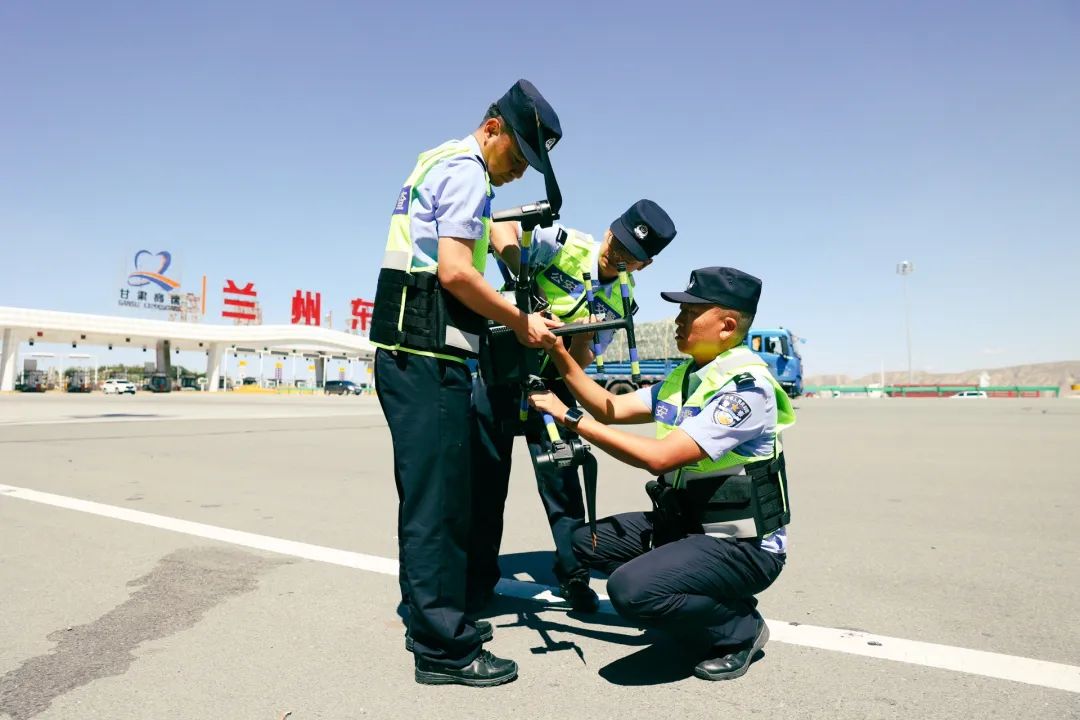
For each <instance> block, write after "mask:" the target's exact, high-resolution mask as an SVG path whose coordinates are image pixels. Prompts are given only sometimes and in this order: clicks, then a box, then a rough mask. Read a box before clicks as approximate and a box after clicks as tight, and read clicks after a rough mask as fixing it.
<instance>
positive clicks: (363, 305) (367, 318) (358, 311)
mask: <svg viewBox="0 0 1080 720" xmlns="http://www.w3.org/2000/svg"><path fill="white" fill-rule="evenodd" d="M351 302H352V329H353V330H357V329H359V330H360V332H367V330H368V324H369V323H370V322H371V310H372V308H374V307H375V303H373V302H371V301H370V300H364V299H363V298H354V299H353V300H352V301H351Z"/></svg>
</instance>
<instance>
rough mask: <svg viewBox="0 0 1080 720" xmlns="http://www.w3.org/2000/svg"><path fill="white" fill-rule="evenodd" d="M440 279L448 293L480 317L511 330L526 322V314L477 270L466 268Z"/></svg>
mask: <svg viewBox="0 0 1080 720" xmlns="http://www.w3.org/2000/svg"><path fill="white" fill-rule="evenodd" d="M439 279H440V281H442V285H443V288H444V289H445V290H446V291H447V292H449V293H450V294H451V295H453V296H454V297H456V298H457V299H458V300H460V301H461V302H462V303H463V304H464V305H465V307H467V308H469V309H470V310H472V311H473V312H475V313H477V314H478V315H483V316H484V317H486V318H488V319H489V320H494V321H495V322H497V323H499V324H501V325H506V326H507V327H510V328H515V327H518V326H520V325H521V324H522V323H523V322H524V317H525V314H524V313H523V312H521V311H520V310H519V309H518V308H517V307H516V306H515V305H513V304H512V303H510V302H509V301H508V300H507V299H506V298H504V297H503V296H502V295H501V294H499V293H498V292H497V291H496V290H495V288H493V287H491V285H489V284H488V282H487V280H485V279H484V276H483V275H481V274H480V273H479V272H478V271H477V270H476V269H475V268H473V267H468V268H464V269H462V270H460V271H458V272H455V273H453V274H451V275H449V276H448V277H445V278H444V277H443V276H442V275H440V277H439Z"/></svg>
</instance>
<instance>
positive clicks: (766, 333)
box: [746, 328, 803, 397]
mask: <svg viewBox="0 0 1080 720" xmlns="http://www.w3.org/2000/svg"><path fill="white" fill-rule="evenodd" d="M800 342H801V340H800V338H798V337H796V335H795V333H793V332H791V331H790V330H787V329H785V328H778V329H776V330H771V329H770V330H759V329H757V328H751V329H750V332H749V333H747V334H746V345H747V347H749V348H750V350H751V351H752V352H754V353H755V354H756V355H757V356H758V357H760V358H761V359H762V360H764V361H765V362H767V363H768V364H769V370H770V371H771V372H772V374H773V377H775V378H776V381H777V382H778V383H780V387H782V388H784V390H786V391H787V394H788V395H790V396H791V397H798V396H799V395H802V392H803V368H802V356H801V355H800V354H799V343H800Z"/></svg>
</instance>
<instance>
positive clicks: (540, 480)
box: [469, 375, 589, 591]
mask: <svg viewBox="0 0 1080 720" xmlns="http://www.w3.org/2000/svg"><path fill="white" fill-rule="evenodd" d="M547 385H548V388H549V389H550V390H551V391H552V392H553V393H555V395H557V396H558V397H559V398H560V399H561V400H562V401H563V402H565V403H566V404H567V405H569V406H571V407H573V406H574V404H575V403H576V401H575V400H574V396H573V395H571V393H570V391H569V390H568V389H567V388H566V385H565V384H564V383H563V382H562V381H561V380H548V381H547ZM473 402H474V404H475V411H476V434H475V436H474V438H473V463H474V465H473V471H474V474H475V477H476V482H477V487H476V490H477V492H479V493H480V494H481V495H480V496H478V497H477V498H476V500H475V502H474V504H473V508H474V511H475V513H476V515H475V517H474V521H475V524H476V527H475V534H474V538H475V541H474V543H473V545H472V547H471V548H470V551H469V574H470V583H471V584H472V585H473V586H475V587H476V588H479V589H485V590H488V589H489V590H490V591H493V590H494V587H495V583H496V582H498V580H499V547H500V545H501V544H502V533H503V509H504V506H505V505H506V492H507V488H508V487H509V484H510V467H511V455H512V452H513V447H514V433H513V432H512V431H508V430H507V429H506V426H505V422H506V421H508V420H510V421H514V420H516V419H517V417H518V412H519V409H520V403H521V389H520V387H519V386H517V385H512V386H499V387H489V386H488V385H487V384H486V383H485V382H484V381H483V379H482V378H480V376H479V375H478V376H477V377H476V379H475V380H474V381H473ZM541 437H545V438H546V431H545V430H544V426H543V422H542V421H541V419H540V416H539V415H538V414H537V413H536V412H535V411H532V412H530V413H529V420H528V422H527V423H526V428H525V438H526V440H527V441H528V444H529V455H530V456H531V457H536V453H537V452H538V451H539V450H540V449H541V445H540V438H541ZM533 472H534V473H535V475H536V486H537V490H538V491H539V492H540V500H541V502H542V503H543V505H544V512H545V514H546V515H547V519H548V525H549V526H550V527H551V536H552V539H553V540H554V541H555V568H554V570H555V575H556V576H557V577H558V579H559V581H560V582H561V581H565V580H568V579H570V578H571V577H584V578H587V577H588V574H589V571H588V569H587V568H585V567H584V566H583V565H582V564H581V562H580V561H578V559H577V557H576V556H575V555H574V550H573V547H572V543H573V533H574V530H575V529H576V528H577V527H578V526H579V525H580V524H581V522H582V521H583V520H584V518H585V504H584V502H583V501H582V496H581V482H580V480H579V479H578V471H577V468H563V469H559V468H555V467H545V468H537V467H536V465H535V463H534V464H533Z"/></svg>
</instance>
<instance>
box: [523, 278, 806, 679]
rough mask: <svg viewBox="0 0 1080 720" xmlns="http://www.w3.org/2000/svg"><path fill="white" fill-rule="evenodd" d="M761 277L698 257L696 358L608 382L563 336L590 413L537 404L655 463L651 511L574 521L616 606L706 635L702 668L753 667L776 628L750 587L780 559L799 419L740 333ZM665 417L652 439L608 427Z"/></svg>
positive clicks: (685, 312) (638, 463) (684, 315)
mask: <svg viewBox="0 0 1080 720" xmlns="http://www.w3.org/2000/svg"><path fill="white" fill-rule="evenodd" d="M760 293H761V281H760V280H758V279H757V278H755V277H752V276H750V275H747V274H746V273H744V272H741V271H739V270H735V269H732V268H724V267H708V268H701V269H699V270H695V271H694V272H693V273H691V275H690V283H689V285H688V286H687V288H686V291H685V292H672V293H662V294H661V296H662V297H663V298H664V299H665V300H667V301H669V302H677V303H679V315H678V318H677V319H676V327H677V332H676V336H675V337H676V340H677V343H678V346H679V350H680V351H682V352H684V353H686V354H688V355H690V356H691V358H692V359H691V360H689V361H687V362H686V363H685V364H683V365H681V366H679V367H678V368H676V369H675V370H674V371H673V372H672V373H671V374H670V375H669V376H668V378H667V379H666V380H665V381H664V382H663V383H661V384H659V385H654V386H652V387H651V388H642V389H641V390H638V391H637V392H636V393H634V394H629V395H618V396H616V395H612V394H611V393H609V392H607V391H606V390H604V389H603V388H601V387H600V386H599V385H597V384H596V383H594V382H593V381H592V380H591V379H589V378H588V377H587V376H586V375H585V373H584V372H583V371H582V370H581V369H580V368H579V367H578V366H577V363H575V362H573V359H572V358H570V356H569V355H568V354H567V353H566V351H565V350H564V349H563V348H562V346H561V345H559V344H556V345H555V346H554V348H553V349H552V350H551V355H552V357H553V359H554V361H555V363H556V365H557V366H558V368H559V370H560V371H561V372H562V373H563V378H564V380H565V382H566V384H567V386H568V387H569V388H570V390H571V391H572V392H573V394H574V395H575V397H577V399H578V400H579V401H580V402H581V404H582V405H583V406H584V407H585V409H587V410H588V411H589V413H590V414H591V415H592V417H591V418H588V417H583V416H582V414H581V411H580V410H568V409H567V407H566V405H565V404H563V403H562V401H560V400H559V399H558V398H557V397H555V396H554V395H553V394H551V393H536V394H534V396H533V397H532V399H531V402H532V404H533V406H534V407H536V408H538V409H541V410H544V411H547V412H549V413H551V415H552V416H553V417H554V418H555V419H556V421H557V422H559V423H561V424H563V425H564V426H566V427H570V428H574V429H575V430H576V431H577V433H578V434H579V435H581V436H582V437H583V438H585V439H586V440H588V441H589V442H591V443H593V444H594V445H597V446H599V447H600V448H603V449H604V450H605V451H607V452H608V453H610V454H611V455H613V456H614V457H616V458H618V459H619V460H622V461H623V462H625V463H628V464H630V465H633V466H635V467H640V468H644V469H646V470H648V471H649V472H650V473H652V474H654V475H657V476H659V477H658V479H657V480H656V481H653V482H650V483H649V484H648V486H647V491H648V492H649V495H650V497H651V498H652V499H653V503H654V508H653V510H652V511H651V512H638V513H625V514H621V515H615V516H613V517H610V518H607V519H604V520H601V521H600V522H599V523H598V526H597V533H598V542H597V543H596V547H595V549H594V548H593V539H592V538H591V537H590V535H591V533H590V532H589V529H588V528H587V527H581V528H580V529H578V530H577V531H576V532H575V534H574V552H575V553H576V554H577V556H578V557H579V558H580V559H581V561H582V562H583V563H584V564H585V565H587V566H589V567H591V568H596V569H598V570H601V571H604V572H606V573H608V574H609V575H610V578H609V580H608V594H609V596H610V597H611V603H612V605H613V606H614V607H615V609H616V610H617V611H618V612H619V614H620V615H622V616H624V617H626V618H629V619H632V620H634V621H637V622H639V623H642V624H644V625H649V626H655V627H658V628H661V629H664V630H667V631H669V632H672V633H675V634H679V635H685V636H691V637H702V636H704V637H707V638H708V639H709V641H710V642H711V645H712V648H711V651H710V652H709V653H708V657H707V658H706V659H705V660H703V661H702V662H700V663H698V665H697V666H696V667H695V668H694V674H695V675H697V676H698V677H700V678H703V679H705V680H727V679H731V678H736V677H739V676H741V675H742V674H744V673H745V672H746V670H747V668H748V667H749V665H750V662H751V660H752V658H753V656H754V654H755V653H756V652H757V650H758V649H759V648H761V646H762V645H764V644H765V642H766V641H767V640H768V637H769V631H768V628H767V626H766V624H765V621H764V619H763V618H762V617H761V615H760V614H759V613H758V612H757V610H756V606H757V601H756V600H755V598H754V595H756V594H757V593H760V592H761V591H762V590H764V589H765V588H767V587H769V585H771V584H772V582H773V581H774V580H776V578H777V576H778V575H779V574H780V570H781V569H782V568H783V567H784V561H785V558H786V551H787V538H786V532H785V528H784V526H785V525H786V524H787V522H788V521H789V519H790V512H789V509H788V495H787V475H786V472H785V468H784V455H783V452H782V448H781V444H780V433H781V432H782V431H783V430H784V429H785V428H787V427H789V426H790V425H791V424H792V423H793V422H794V421H795V415H794V412H793V411H792V407H791V401H790V400H789V399H788V397H787V395H786V394H785V393H784V391H783V390H782V389H781V388H780V385H779V384H778V383H777V382H776V380H775V379H774V378H773V377H772V375H771V374H770V373H769V371H768V369H767V366H766V365H765V363H764V362H762V361H761V360H760V359H759V358H758V357H757V356H756V355H754V354H753V353H752V352H750V350H749V349H748V348H747V347H745V346H744V345H743V342H744V340H745V337H746V333H747V330H749V328H750V323H751V322H752V321H753V317H754V313H755V312H756V310H757V304H758V298H759V296H760ZM649 421H653V422H655V424H656V439H654V440H649V439H646V438H642V437H640V436H638V435H631V434H629V433H626V432H622V431H620V430H615V429H613V428H610V427H608V425H609V424H613V423H624V424H625V423H645V422H649Z"/></svg>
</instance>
